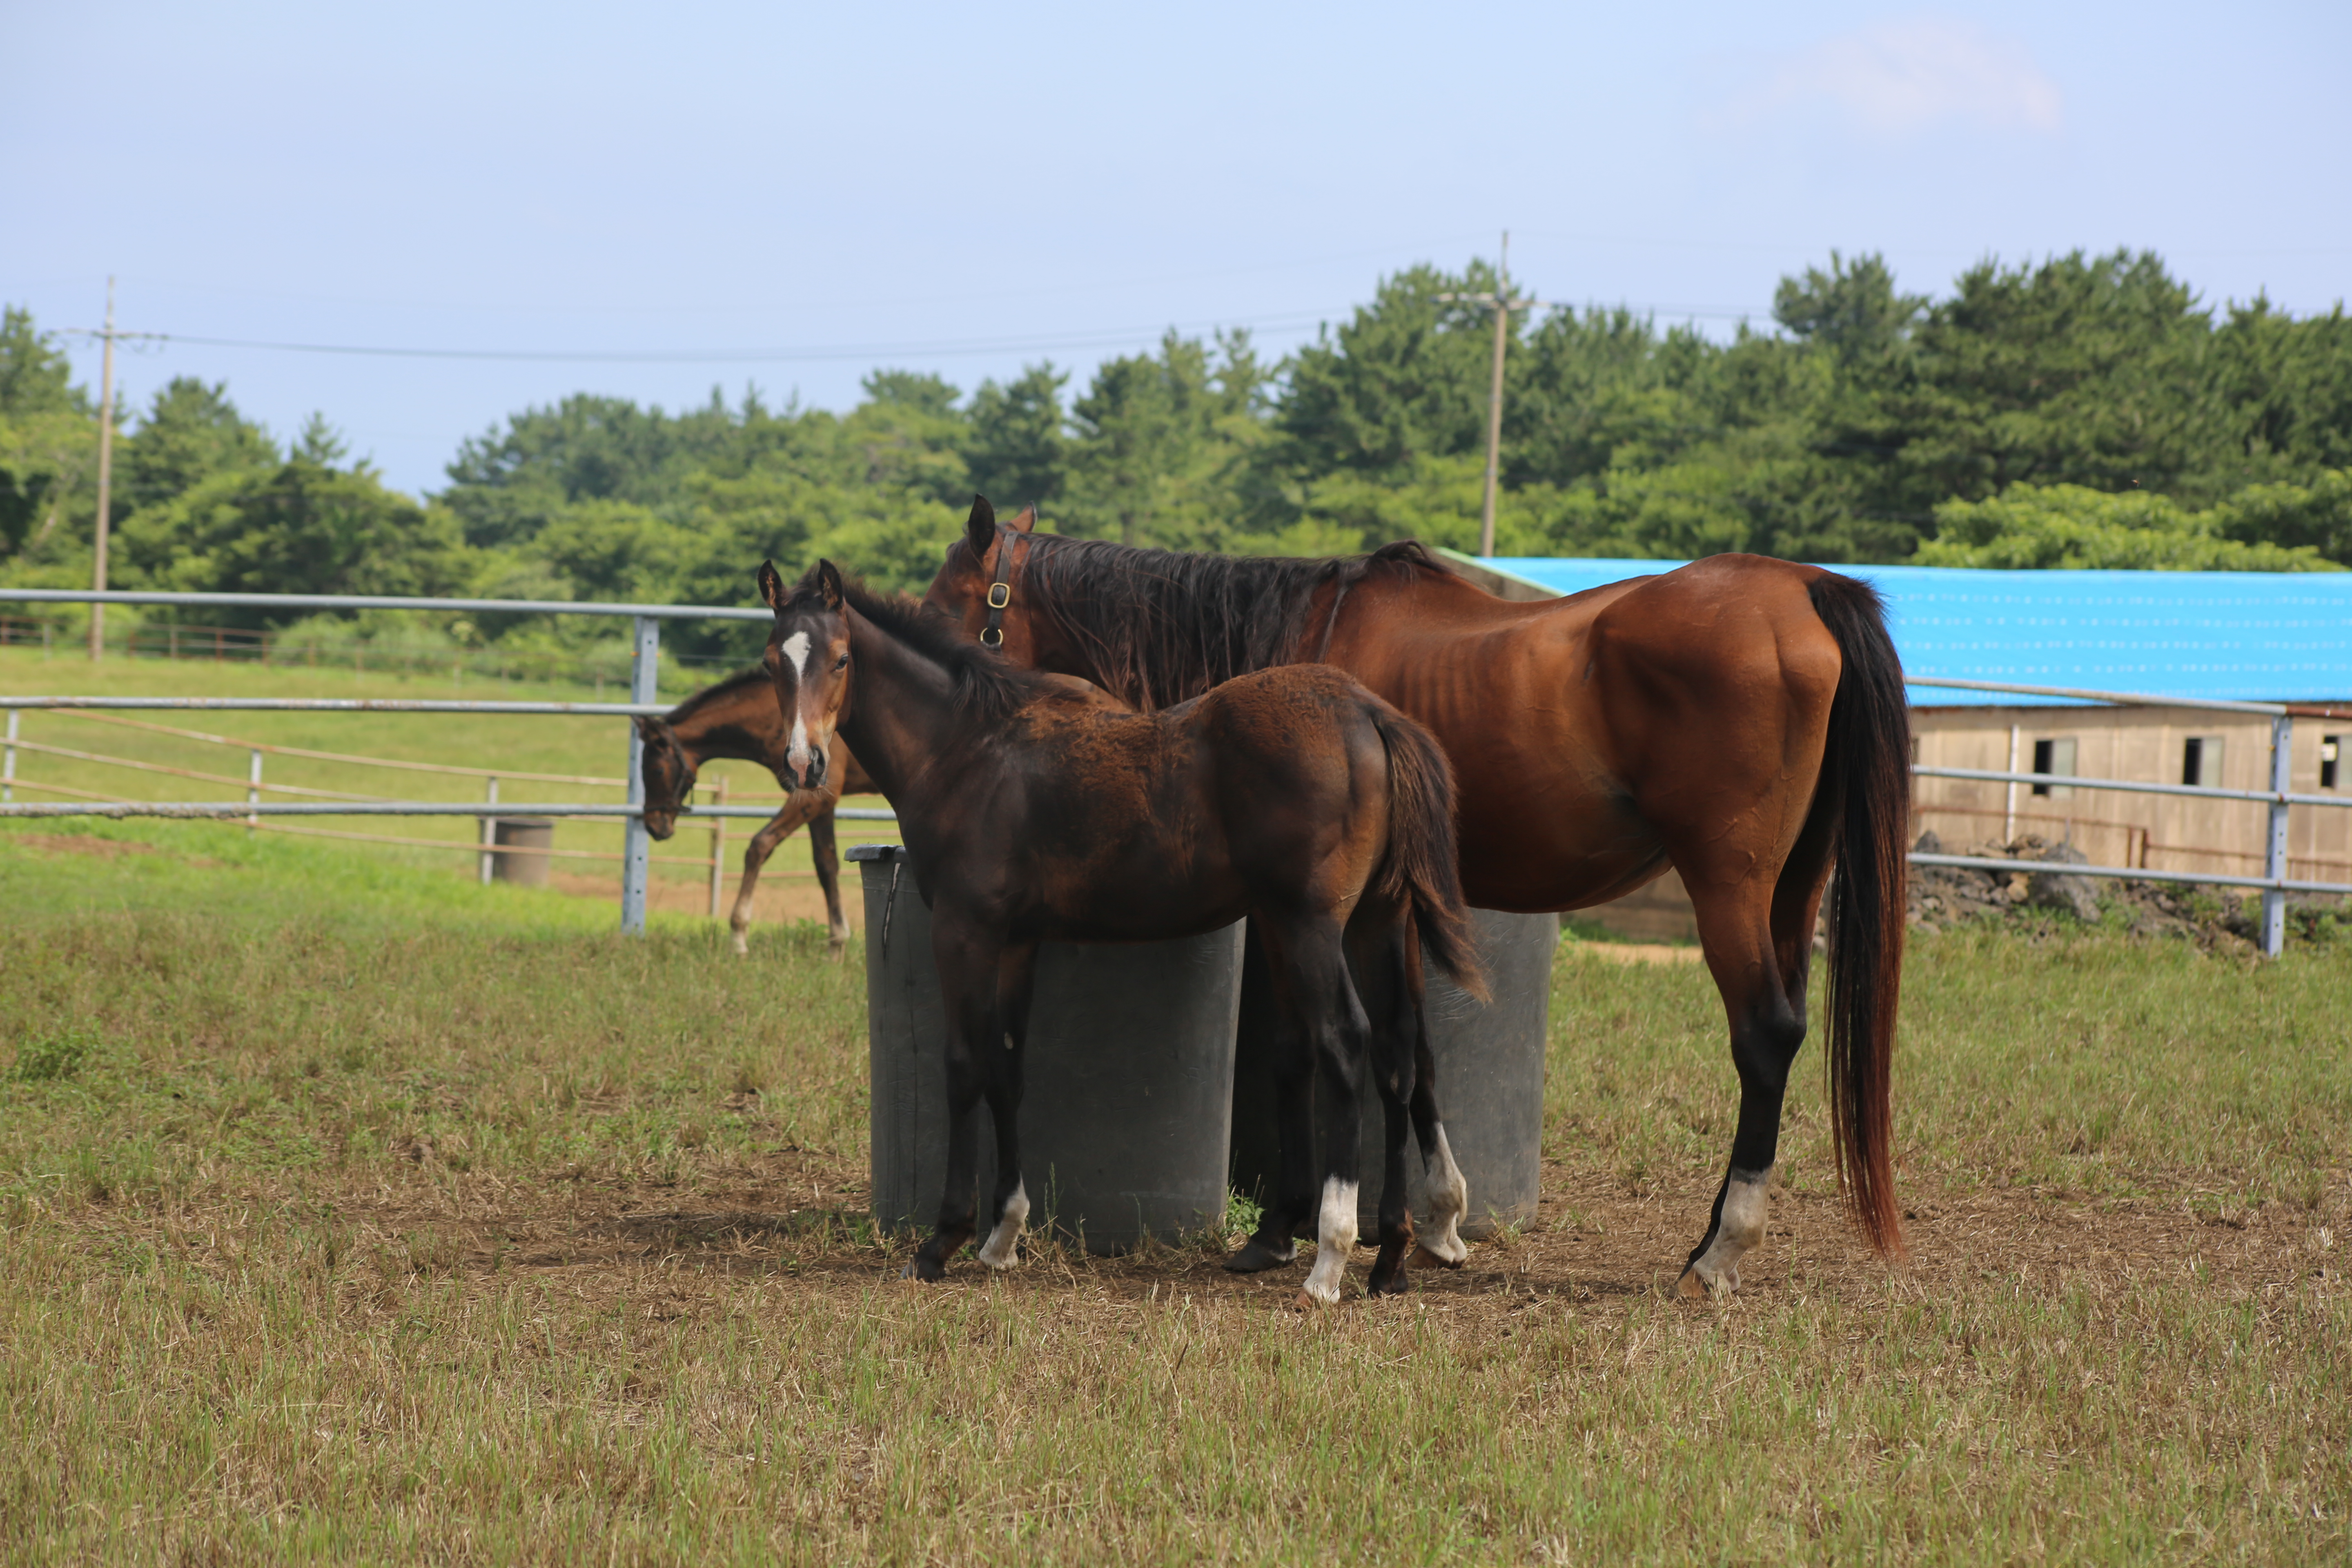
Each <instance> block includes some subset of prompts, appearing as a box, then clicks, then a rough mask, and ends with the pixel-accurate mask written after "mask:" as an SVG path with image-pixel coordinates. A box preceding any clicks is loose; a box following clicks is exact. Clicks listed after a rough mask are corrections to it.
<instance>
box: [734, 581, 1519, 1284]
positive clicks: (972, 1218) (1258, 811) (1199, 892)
mask: <svg viewBox="0 0 2352 1568" xmlns="http://www.w3.org/2000/svg"><path fill="white" fill-rule="evenodd" d="M760 592H761V596H762V597H763V598H765V599H766V601H767V603H768V604H769V605H770V606H771V607H772V609H773V610H774V611H775V615H776V618H775V626H774V628H773V630H772V631H771V632H770V634H769V637H768V653H767V666H768V671H769V674H770V675H771V676H772V678H773V679H774V682H775V700H776V702H777V705H778V707H779V708H780V710H782V713H783V714H784V716H785V717H786V719H787V720H788V721H789V722H790V724H791V743H790V747H789V750H788V751H787V752H786V757H785V763H786V766H787V767H788V768H789V769H790V770H791V776H792V779H793V782H794V783H795V784H800V785H802V786H803V787H807V786H813V785H822V784H824V781H825V775H826V773H827V770H828V769H829V767H830V761H829V751H828V746H829V743H830V742H832V740H833V739H834V737H835V735H836V734H838V735H839V736H840V737H842V738H843V739H845V740H846V741H847V742H849V743H850V744H851V745H852V746H853V747H855V748H856V752H857V754H858V755H859V756H860V757H862V758H864V759H865V761H866V766H867V767H868V768H869V769H871V770H872V773H873V777H874V778H875V780H876V781H877V783H879V784H881V786H882V792H883V794H885V795H887V796H889V798H890V802H891V804H892V805H895V806H896V807H898V826H899V828H900V830H901V832H902V833H903V835H904V837H905V838H906V841H907V847H908V850H909V851H910V852H911V858H912V860H913V863H914V867H915V875H916V887H917V890H918V891H919V893H920V894H921V896H922V899H923V900H924V902H926V903H927V904H929V905H930V907H931V935H932V942H931V947H932V957H933V959H934V961H935V962H936V963H937V964H938V966H939V975H940V995H941V1000H942V1002H943V1004H944V1008H943V1010H944V1013H945V1016H946V1020H947V1030H946V1033H947V1040H946V1055H947V1064H946V1065H947V1089H948V1126H949V1142H948V1159H947V1173H948V1174H947V1182H946V1188H945V1191H944V1192H943V1194H941V1197H940V1215H939V1224H938V1227H937V1229H935V1230H934V1231H933V1232H932V1234H931V1236H930V1237H929V1240H927V1241H926V1242H924V1244H923V1245H922V1247H921V1248H920V1249H919V1251H918V1252H917V1253H916V1255H915V1259H914V1262H913V1263H912V1264H911V1265H909V1268H908V1271H909V1272H910V1273H911V1274H912V1275H914V1276H915V1277H916V1278H918V1279H939V1278H940V1277H941V1276H942V1275H943V1274H944V1273H945V1271H946V1268H947V1265H948V1262H949V1260H950V1258H953V1257H954V1256H955V1255H956V1254H957V1253H958V1252H959V1251H961V1249H962V1247H963V1246H964V1244H965V1243H966V1242H968V1241H970V1240H971V1239H972V1238H973V1237H974V1236H975V1235H976V1234H977V1233H978V1229H979V1215H978V1205H977V1203H976V1192H975V1182H976V1179H977V1173H976V1171H975V1168H974V1167H975V1164H976V1163H977V1157H978V1142H979V1139H978V1133H977V1128H976V1125H975V1123H974V1120H973V1119H974V1116H975V1115H976V1113H977V1111H978V1110H979V1107H980V1103H981V1101H982V1100H986V1101H987V1104H988V1108H989V1110H990V1112H991V1114H992V1117H993V1119H994V1125H995V1132H996V1149H997V1162H998V1163H997V1175H996V1186H995V1190H994V1194H993V1199H992V1204H991V1206H990V1211H989V1212H990V1215H991V1216H992V1229H991V1231H990V1234H989V1236H988V1238H987V1240H986V1242H985V1243H984V1244H983V1245H982V1247H981V1249H980V1258H981V1261H982V1262H983V1263H986V1264H988V1265H990V1266H991V1267H992V1268H1009V1267H1011V1266H1012V1265H1013V1262H1015V1261H1016V1252H1015V1247H1016V1244H1017V1242H1018V1241H1019V1239H1020V1236H1021V1231H1022V1227H1023V1226H1024V1224H1025V1223H1026V1221H1027V1218H1028V1213H1029V1197H1028V1189H1027V1187H1026V1185H1025V1184H1024V1181H1023V1178H1022V1172H1021V1136H1020V1127H1019V1118H1018V1114H1017V1113H1018V1110H1019V1108H1020V1103H1021V1093H1022V1072H1023V1065H1022V1064H1023V1049H1024V1041H1025V1039H1026V1037H1027V1031H1028V1022H1029V1000H1030V984H1031V977H1032V974H1033V973H1034V965H1035V962H1036V954H1037V946H1038V943H1040V942H1045V941H1062V942H1155V941H1160V940H1163V939H1166V938H1170V937H1179V936H1187V935H1192V934H1196V933H1199V932H1202V931H1215V930H1217V929H1219V928H1221V927H1223V926H1227V925H1230V924H1232V923H1233V922H1234V921H1236V920H1239V919H1241V918H1243V917H1244V916H1246V917H1247V918H1248V920H1249V921H1250V925H1251V928H1252V930H1253V931H1255V932H1257V933H1258V934H1259V935H1260V936H1261V937H1262V938H1263V939H1264V942H1265V952H1266V959H1267V963H1268V966H1269V968H1270V970H1271V972H1272V974H1273V979H1274V992H1275V996H1276V1004H1277V1005H1278V1007H1279V1008H1280V1010H1281V1014H1282V1017H1283V1025H1284V1026H1283V1030H1282V1042H1281V1045H1280V1047H1278V1049H1277V1053H1276V1064H1275V1075H1274V1076H1275V1080H1276V1085H1277V1090H1276V1092H1277V1094H1278V1096H1279V1100H1280V1106H1279V1111H1280V1116H1279V1121H1280V1125H1281V1129H1282V1154H1281V1162H1280V1164H1281V1177H1280V1181H1279V1183H1278V1190H1277V1192H1276V1195H1275V1201H1274V1203H1273V1204H1272V1205H1271V1206H1270V1207H1269V1208H1268V1210H1267V1213H1266V1218H1265V1223H1264V1224H1263V1225H1262V1226H1260V1227H1259V1229H1258V1232H1257V1234H1256V1235H1255V1236H1254V1237H1251V1239H1250V1242H1249V1245H1248V1246H1246V1247H1244V1248H1242V1249H1241V1251H1240V1252H1239V1253H1237V1254H1236V1255H1235V1257H1234V1265H1235V1266H1236V1267H1238V1268H1268V1267H1272V1266H1274V1265H1276V1264H1278V1263H1285V1262H1287V1261H1289V1260H1290V1258H1292V1256H1293V1255H1294V1248H1293V1246H1292V1240H1291V1238H1292V1237H1293V1235H1294V1233H1295V1232H1296V1231H1297V1230H1298V1228H1299V1227H1301V1226H1312V1229H1311V1230H1310V1231H1309V1234H1312V1235H1314V1236H1315V1237H1316V1238H1317V1251H1316V1258H1315V1267H1314V1268H1313V1269H1312V1270H1311V1271H1310V1272H1309V1274H1308V1276H1307V1281H1306V1285H1305V1293H1306V1296H1307V1299H1308V1300H1310V1301H1313V1302H1317V1303H1320V1304H1324V1305H1328V1304H1330V1303H1331V1302H1334V1301H1337V1300H1339V1291H1340V1285H1341V1282H1342V1280H1343V1279H1344V1276H1345V1273H1346V1269H1347V1265H1348V1253H1349V1249H1350V1248H1352V1247H1354V1246H1355V1242H1356V1195H1357V1188H1358V1184H1359V1163H1360V1146H1359V1142H1358V1138H1359V1118H1360V1110H1359V1107H1360V1092H1361V1089H1362V1086H1363V1084H1364V1081H1365V1078H1366V1075H1367V1072H1369V1074H1370V1079H1371V1083H1372V1086H1373V1087H1374V1089H1376V1090H1377V1091H1378V1093H1379V1095H1380V1097H1381V1105H1382V1107H1383V1109H1384V1110H1385V1111H1386V1114H1387V1133H1388V1136H1387V1143H1386V1151H1385V1152H1386V1164H1387V1170H1386V1172H1385V1173H1384V1174H1385V1180H1384V1184H1383V1187H1382V1198H1381V1214H1380V1230H1381V1234H1380V1244H1381V1250H1380V1256H1379V1258H1377V1259H1376V1260H1375V1262H1374V1264H1373V1267H1372V1275H1371V1281H1370V1283H1371V1289H1372V1290H1373V1292H1374V1293H1375V1294H1386V1293H1391V1292H1393V1291H1398V1290H1402V1289H1404V1288H1405V1265H1406V1261H1407V1258H1406V1254H1407V1251H1408V1249H1409V1248H1410V1247H1411V1246H1412V1241H1413V1232H1412V1215H1411V1213H1410V1211H1409V1210H1408V1209H1407V1207H1406V1204H1405V1179H1404V1164H1403V1159H1404V1136H1405V1131H1406V1129H1407V1127H1408V1125H1409V1121H1410V1115H1409V1112H1408V1110H1407V1106H1408V1102H1409V1101H1411V1100H1412V1098H1413V1096H1414V1092H1415V1089H1416V1085H1415V1072H1416V1067H1415V1064H1416V1060H1417V1059H1418V1057H1419V1054H1420V1045H1421V1041H1420V1033H1421V1024H1422V1018H1421V1011H1422V1009H1421V1000H1422V998H1421V987H1422V971H1421V954H1422V952H1427V954H1428V955H1429V957H1430V958H1431V959H1432V960H1433V961H1434V962H1435V963H1438V964H1439V965H1440V966H1441V967H1442V968H1444V969H1445V970H1446V971H1447V972H1448V973H1452V974H1454V976H1455V977H1456V978H1457V979H1459V980H1460V981H1461V982H1462V983H1463V984H1465V985H1466V986H1468V987H1470V988H1472V989H1473V990H1477V989H1478V988H1479V987H1480V985H1481V982H1480V980H1479V978H1478V973H1477V963H1476V960H1475V957H1474V956H1473V955H1472V952H1471V947H1470V942H1469V933H1468V925H1467V921H1466V919H1465V915H1464V912H1463V909H1462V901H1461V894H1460V889H1458V888H1457V887H1456V886H1455V882H1454V787H1453V781H1452V779H1451V778H1450V777H1449V775H1448V774H1447V772H1446V767H1445V759H1444V755H1443V753H1441V752H1439V751H1438V749H1437V745H1436V742H1433V741H1432V740H1431V739H1430V738H1429V735H1428V733H1427V732H1426V731H1423V729H1422V728H1421V727H1420V726H1419V725H1417V724H1415V723H1413V722H1412V721H1411V720H1409V719H1407V718H1405V717H1404V715H1402V713H1399V712H1398V711H1397V710H1395V709H1393V708H1391V707H1390V706H1389V705H1388V704H1387V703H1385V702H1382V701H1381V700H1380V699H1379V698H1377V697H1374V696H1373V695H1372V694H1371V693H1370V692H1369V691H1366V690H1365V689H1363V688H1362V687H1361V686H1359V685H1358V684H1357V683H1356V682H1355V681H1354V680H1352V679H1349V678H1348V677H1347V676H1345V675H1342V674H1341V673H1339V671H1338V670H1336V669H1331V668H1328V667H1324V666H1319V665H1314V666H1302V667H1298V668H1288V669H1277V670H1268V671H1265V672H1264V673H1261V674H1257V675H1252V676H1246V677H1244V678H1243V679H1238V680H1234V681H1230V682H1228V683H1226V684H1225V685H1223V686H1221V687H1219V688H1218V689H1216V690H1214V691H1212V692H1210V693H1209V694H1207V695H1206V696H1204V697H1202V698H1201V699H1200V700H1197V701H1193V702H1187V703H1183V704H1181V705H1180V706H1178V707H1175V708H1171V709H1169V710H1164V711H1162V712H1159V713H1149V714H1146V713H1138V712H1136V711H1135V710H1133V709H1131V708H1129V707H1128V706H1127V705H1126V704H1124V703H1121V702H1118V701H1117V700H1113V699H1112V698H1110V697H1109V696H1108V695H1106V694H1105V693H1104V692H1102V691H1101V690H1100V689H1097V688H1096V687H1094V686H1092V685H1090V684H1088V683H1087V682H1086V681H1083V680H1076V679H1070V678H1068V677H1066V676H1053V675H1041V674H1037V673H1034V672H1032V671H1024V670H1016V669H1014V668H1012V667H1011V666H1009V665H1007V664H1005V663H1004V662H1003V660H1001V659H999V658H996V657H995V656H994V655H993V654H991V653H989V652H987V651H985V650H984V649H982V648H981V647H975V646H974V645H972V644H971V643H969V642H966V641H964V640H962V639H961V637H958V636H957V635H956V633H955V631H954V629H953V628H952V627H950V626H948V625H946V624H945V623H944V622H941V621H940V620H937V619H934V618H931V617H927V616H922V615H921V614H919V611H918V609H917V607H916V605H915V603H914V601H912V600H909V599H887V598H883V597H880V596H878V595H872V594H868V593H866V592H865V591H864V590H862V589H859V588H857V587H856V586H855V585H853V584H846V583H845V582H844V581H843V580H842V578H841V575H840V574H839V573H837V572H836V571H835V570H834V568H833V566H832V564H831V563H829V562H819V563H817V565H816V566H815V567H814V569H812V570H811V571H810V573H809V574H808V575H807V576H806V577H804V578H803V580H802V581H801V583H800V584H799V586H798V587H796V588H793V589H787V588H786V587H785V586H784V584H783V582H782V579H781V578H779V577H778V576H777V575H776V571H775V568H774V567H773V566H771V565H765V564H763V565H762V566H761V568H760ZM1351 966H1353V967H1355V968H1358V969H1360V970H1361V971H1363V972H1366V973H1374V974H1377V975H1378V976H1379V980H1378V983H1377V984H1374V985H1372V986H1370V987H1369V989H1370V990H1371V991H1372V992H1373V993H1374V994H1375V996H1376V998H1377V1000H1376V1004H1375V1010H1374V1011H1373V1012H1371V1013H1370V1014H1368V1012H1367V1010H1366V1008H1365V1005H1364V1004H1363V1001H1362V1000H1361V999H1360V995H1359V994H1358V991H1357V989H1356V984H1355V981H1354V979H1353V977H1352V975H1351V973H1350V969H1351ZM1318 1069H1319V1071H1320V1073H1321V1075H1322V1078H1323V1085H1324V1088H1325V1089H1327V1090H1328V1096H1325V1097H1322V1098H1323V1100H1324V1103H1323V1104H1322V1106H1321V1107H1320V1108H1319V1113H1318V1106H1317V1104H1316V1100H1317V1099H1318V1095H1317V1094H1316V1093H1315V1083H1316V1078H1317V1074H1318ZM1424 1087H1425V1086H1424ZM1431 1103H1432V1105H1434V1100H1433V1099H1432V1100H1431ZM1318 1122H1319V1125H1318ZM1416 1131H1418V1130H1416ZM1318 1143H1319V1145H1320V1146H1319V1148H1318V1147H1317V1146H1316V1145H1317V1144H1318ZM1422 1157H1423V1162H1424V1164H1425V1166H1426V1167H1427V1169H1428V1173H1429V1176H1430V1178H1431V1180H1430V1187H1431V1189H1432V1193H1433V1204H1434V1205H1435V1206H1436V1207H1437V1208H1438V1210H1439V1212H1440V1214H1441V1215H1442V1216H1443V1218H1442V1220H1441V1222H1440V1223H1439V1224H1438V1225H1437V1226H1435V1227H1433V1233H1432V1236H1431V1237H1430V1239H1429V1240H1428V1241H1427V1242H1425V1243H1423V1246H1424V1247H1426V1248H1427V1250H1428V1252H1429V1253H1430V1255H1431V1256H1433V1257H1434V1258H1437V1259H1438V1260H1439V1261H1441V1262H1446V1263H1458V1262H1459V1261H1460V1260H1461V1258H1462V1256H1463V1253H1462V1247H1461V1243H1460V1241H1459V1239H1458V1238H1457V1237H1454V1222H1455V1220H1456V1219H1457V1218H1458V1217H1459V1215H1460V1214H1461V1212H1462V1210H1463V1209H1464V1208H1465V1206H1466V1204H1467V1193H1466V1191H1465V1186H1464V1184H1463V1182H1462V1179H1461V1175H1460V1173H1459V1172H1458V1171H1456V1170H1454V1169H1453V1162H1452V1159H1451V1157H1450V1155H1448V1154H1447V1153H1446V1152H1445V1140H1444V1132H1443V1131H1442V1129H1440V1128H1437V1127H1436V1126H1434V1125H1433V1126H1432V1128H1431V1129H1430V1133H1429V1135H1427V1136H1424V1137H1423V1141H1422Z"/></svg>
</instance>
